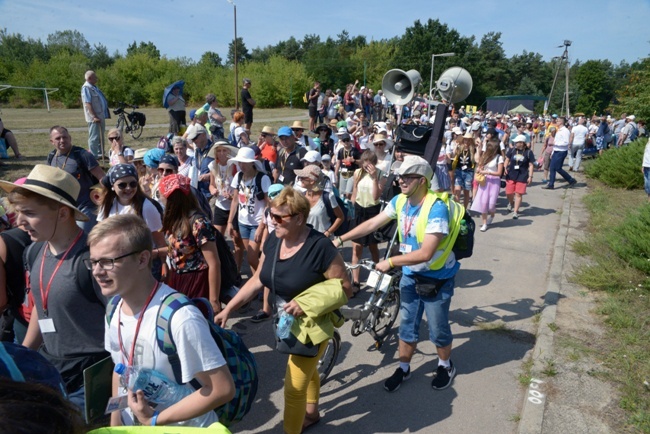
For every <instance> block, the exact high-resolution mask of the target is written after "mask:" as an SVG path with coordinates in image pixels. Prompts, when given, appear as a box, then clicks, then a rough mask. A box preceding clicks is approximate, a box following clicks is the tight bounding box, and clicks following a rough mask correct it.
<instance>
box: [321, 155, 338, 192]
mask: <svg viewBox="0 0 650 434" xmlns="http://www.w3.org/2000/svg"><path fill="white" fill-rule="evenodd" d="M321 166H322V167H321V169H322V171H323V175H325V176H326V177H327V178H329V180H330V181H331V182H332V185H336V177H335V176H334V170H332V157H331V156H330V155H329V154H325V155H323V156H322V157H321Z"/></svg>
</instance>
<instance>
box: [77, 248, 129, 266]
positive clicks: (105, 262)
mask: <svg viewBox="0 0 650 434" xmlns="http://www.w3.org/2000/svg"><path fill="white" fill-rule="evenodd" d="M140 252H142V250H136V251H133V252H131V253H127V254H126V255H122V256H118V257H116V258H101V259H97V260H95V259H84V260H83V263H84V265H85V266H86V268H87V269H88V270H89V271H92V270H93V268H95V265H97V264H99V268H101V269H102V270H112V269H113V268H115V261H119V260H120V259H124V258H126V257H127V256H131V255H135V254H136V253H140Z"/></svg>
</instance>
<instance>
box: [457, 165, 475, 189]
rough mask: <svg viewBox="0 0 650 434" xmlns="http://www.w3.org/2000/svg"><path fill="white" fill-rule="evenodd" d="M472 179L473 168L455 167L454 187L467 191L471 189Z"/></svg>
mask: <svg viewBox="0 0 650 434" xmlns="http://www.w3.org/2000/svg"><path fill="white" fill-rule="evenodd" d="M472 181H474V171H473V170H461V169H456V170H455V171H454V185H455V186H456V187H460V188H461V189H463V190H468V191H469V190H471V189H472Z"/></svg>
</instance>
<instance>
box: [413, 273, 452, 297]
mask: <svg viewBox="0 0 650 434" xmlns="http://www.w3.org/2000/svg"><path fill="white" fill-rule="evenodd" d="M413 279H414V280H415V291H416V292H417V293H418V295H419V296H420V297H435V296H436V295H438V292H439V291H440V288H442V287H443V285H444V284H445V283H447V281H448V280H449V279H436V278H434V277H427V276H422V275H418V274H414V275H413Z"/></svg>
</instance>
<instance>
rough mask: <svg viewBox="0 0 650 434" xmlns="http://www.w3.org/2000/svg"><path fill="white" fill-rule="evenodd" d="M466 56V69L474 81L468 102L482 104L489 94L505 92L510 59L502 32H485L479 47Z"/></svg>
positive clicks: (469, 51) (495, 94)
mask: <svg viewBox="0 0 650 434" xmlns="http://www.w3.org/2000/svg"><path fill="white" fill-rule="evenodd" d="M466 58H467V67H466V69H467V70H468V72H469V73H470V74H471V75H472V80H473V83H474V88H473V90H472V93H471V94H470V97H469V98H468V102H471V103H472V104H474V105H481V104H483V101H485V99H486V98H487V97H489V96H497V95H503V94H504V89H505V88H506V84H505V83H506V79H507V70H508V59H507V58H506V54H505V51H504V50H503V46H502V42H501V33H500V32H496V33H495V32H489V33H487V34H485V35H484V36H483V37H482V38H481V42H480V43H479V45H478V47H476V48H475V49H474V48H472V49H470V50H468V53H467V56H466ZM452 60H453V58H452Z"/></svg>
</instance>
